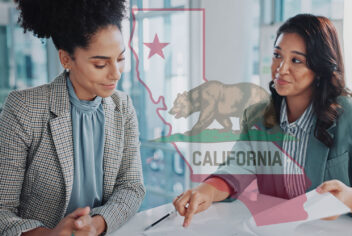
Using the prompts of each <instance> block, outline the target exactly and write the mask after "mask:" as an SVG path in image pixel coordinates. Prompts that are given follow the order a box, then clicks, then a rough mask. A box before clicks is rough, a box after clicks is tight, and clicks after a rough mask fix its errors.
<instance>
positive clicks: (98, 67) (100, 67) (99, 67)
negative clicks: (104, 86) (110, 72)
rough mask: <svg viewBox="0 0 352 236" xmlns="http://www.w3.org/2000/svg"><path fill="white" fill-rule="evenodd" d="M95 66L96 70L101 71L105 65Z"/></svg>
mask: <svg viewBox="0 0 352 236" xmlns="http://www.w3.org/2000/svg"><path fill="white" fill-rule="evenodd" d="M94 66H95V68H97V69H103V68H104V67H105V65H94Z"/></svg>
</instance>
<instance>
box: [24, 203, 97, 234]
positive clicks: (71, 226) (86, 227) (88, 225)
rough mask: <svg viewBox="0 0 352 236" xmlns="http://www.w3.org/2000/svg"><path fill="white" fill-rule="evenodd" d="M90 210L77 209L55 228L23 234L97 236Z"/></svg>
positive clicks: (38, 229) (86, 208)
mask: <svg viewBox="0 0 352 236" xmlns="http://www.w3.org/2000/svg"><path fill="white" fill-rule="evenodd" d="M89 212H90V208H89V207H85V208H77V209H76V210H75V211H74V212H72V213H71V214H69V215H67V216H66V217H65V218H63V219H62V220H61V221H60V222H59V223H58V224H57V226H56V227H55V228H53V229H47V228H42V227H40V228H36V229H34V230H31V231H28V232H26V233H22V236H32V235H33V236H34V235H35V236H39V235H40V236H41V235H43V236H44V235H45V236H71V235H72V233H74V235H75V236H81V235H82V236H83V235H88V236H96V235H97V232H96V229H95V228H94V227H93V226H92V217H91V216H90V215H89Z"/></svg>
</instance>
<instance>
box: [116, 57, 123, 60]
mask: <svg viewBox="0 0 352 236" xmlns="http://www.w3.org/2000/svg"><path fill="white" fill-rule="evenodd" d="M124 60H125V58H124V57H122V58H119V59H118V60H117V61H124Z"/></svg>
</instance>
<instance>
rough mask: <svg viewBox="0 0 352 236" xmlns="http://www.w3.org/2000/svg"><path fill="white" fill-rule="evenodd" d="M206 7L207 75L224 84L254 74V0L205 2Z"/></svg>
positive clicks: (204, 6) (240, 80)
mask: <svg viewBox="0 0 352 236" xmlns="http://www.w3.org/2000/svg"><path fill="white" fill-rule="evenodd" d="M200 7H201V8H205V49H206V50H205V65H206V68H205V75H206V77H207V79H208V80H219V81H222V82H224V83H236V82H242V81H249V80H250V79H251V74H252V55H251V52H252V44H253V43H252V40H253V39H252V38H253V37H252V35H251V32H252V28H253V25H254V22H253V15H254V14H253V12H252V11H253V10H254V8H253V6H252V0H249V1H248V0H246V1H243V0H221V1H215V0H201V1H200Z"/></svg>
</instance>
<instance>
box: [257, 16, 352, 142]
mask: <svg viewBox="0 0 352 236" xmlns="http://www.w3.org/2000/svg"><path fill="white" fill-rule="evenodd" d="M284 33H296V34H298V35H300V36H301V37H302V38H303V40H304V42H305V45H306V52H307V66H308V67H309V68H310V69H311V70H312V71H313V72H314V73H315V79H314V82H313V83H314V91H313V97H312V103H313V110H314V112H315V115H316V117H317V122H316V126H315V129H314V136H315V137H316V138H317V139H318V140H319V141H321V142H322V143H324V144H325V145H326V146H327V147H331V146H332V145H333V142H334V141H333V138H332V137H331V135H330V134H329V133H328V132H327V129H328V128H329V127H331V125H332V124H333V123H334V122H335V121H336V120H337V118H338V116H339V114H340V113H341V112H342V108H341V106H340V105H339V104H338V103H337V97H338V96H341V95H342V96H351V93H350V91H349V90H348V89H347V88H346V87H345V80H344V63H343V59H342V54H341V47H340V43H339V40H338V37H337V31H336V29H335V27H334V25H333V24H332V22H331V21H330V20H329V19H328V18H326V17H323V16H314V15H311V14H299V15H296V16H294V17H292V18H290V19H288V20H287V21H286V22H285V23H284V24H283V25H281V27H280V28H279V29H278V31H277V33H276V39H275V42H274V46H275V44H276V41H277V39H278V38H279V36H280V35H281V34H284ZM269 89H270V91H271V100H272V104H271V106H273V109H267V111H266V113H265V115H264V118H265V120H266V121H267V120H273V117H272V116H273V115H274V116H275V117H274V118H275V120H276V122H278V121H279V120H280V109H281V102H282V99H283V97H282V96H280V95H279V94H278V93H277V92H276V89H275V88H274V82H273V81H271V82H270V83H269ZM270 113H271V114H270ZM266 125H267V126H270V122H266Z"/></svg>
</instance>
